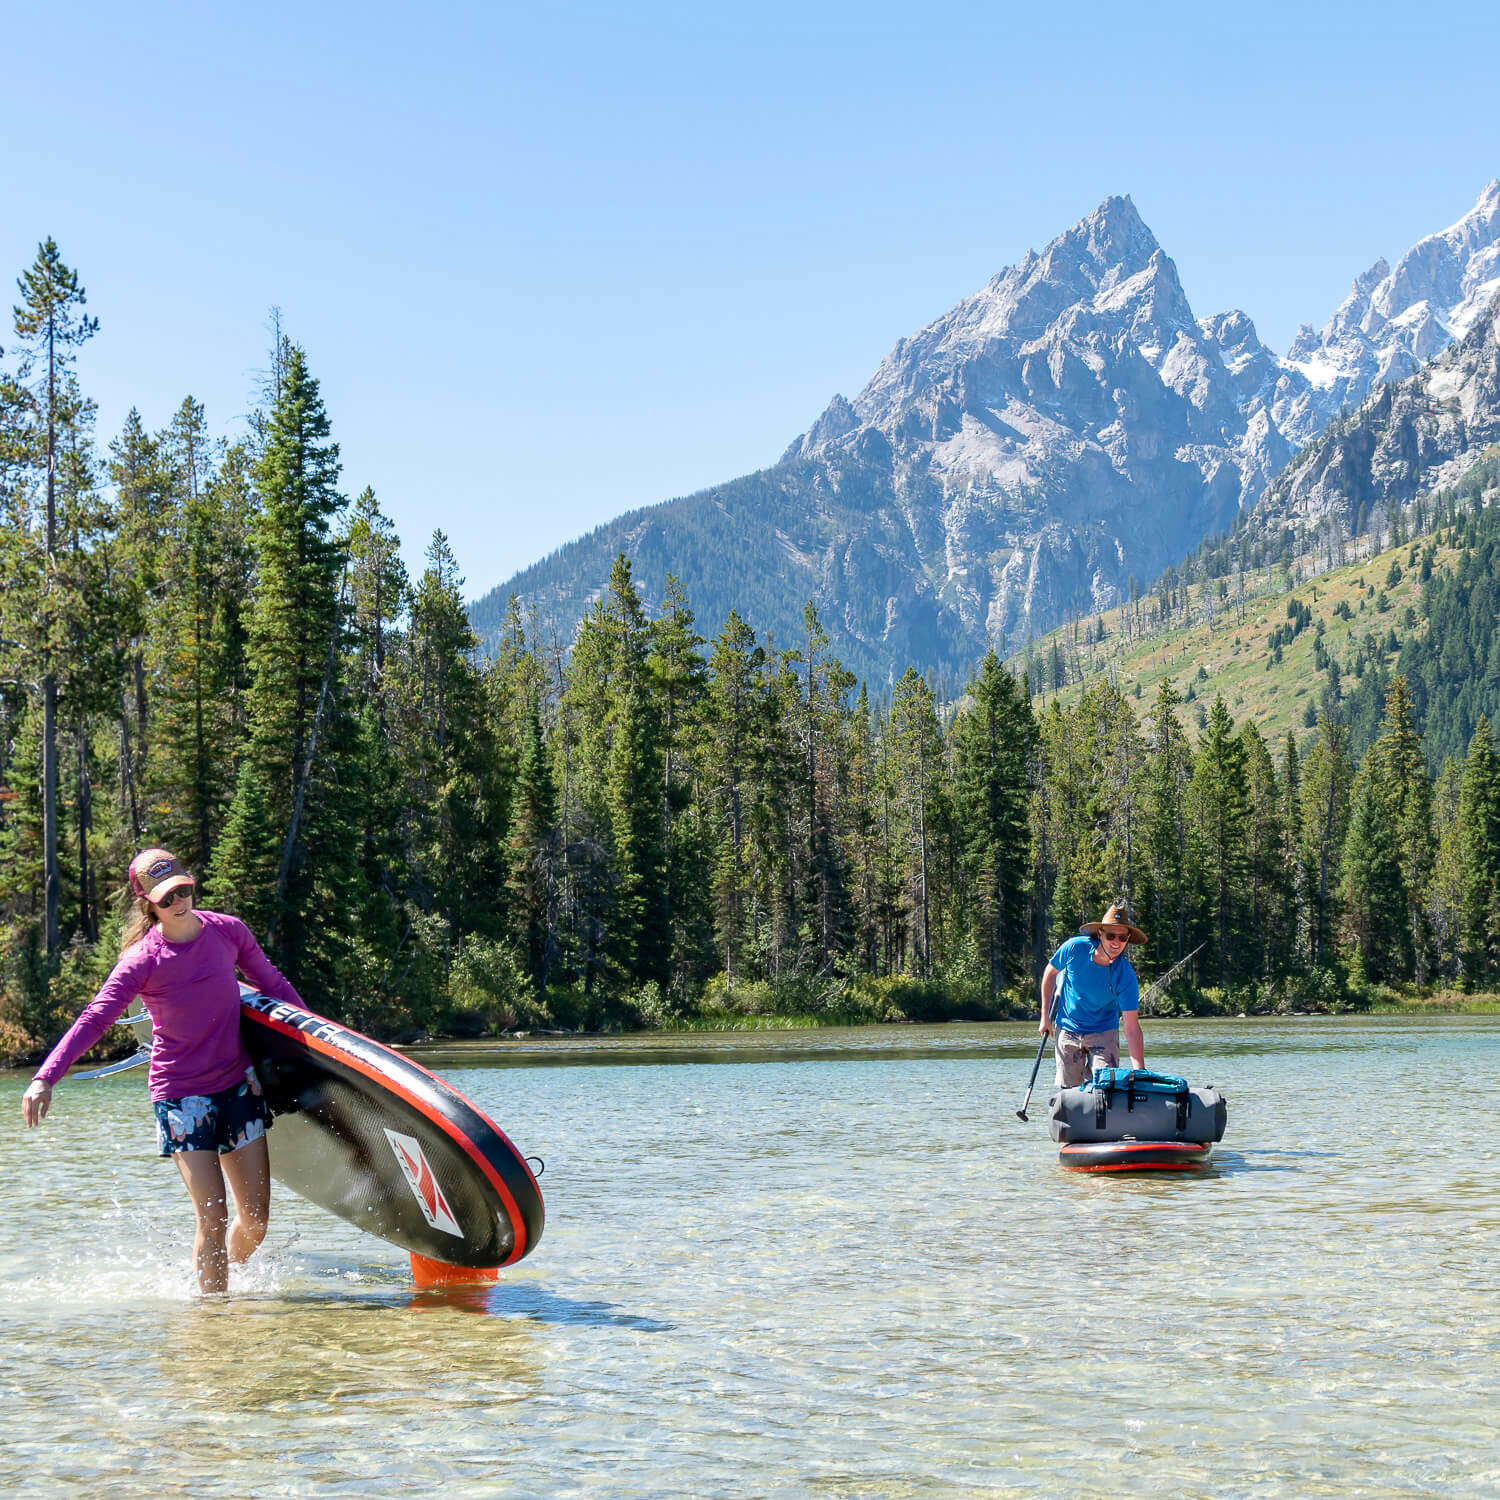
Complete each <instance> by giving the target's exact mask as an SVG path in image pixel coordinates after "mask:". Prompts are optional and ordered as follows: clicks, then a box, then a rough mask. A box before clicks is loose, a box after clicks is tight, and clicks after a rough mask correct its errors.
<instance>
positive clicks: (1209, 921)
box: [1187, 696, 1249, 985]
mask: <svg viewBox="0 0 1500 1500" xmlns="http://www.w3.org/2000/svg"><path fill="white" fill-rule="evenodd" d="M1187 800H1188V814H1189V817H1190V819H1191V820H1192V825H1193V827H1194V829H1195V831H1196V835H1197V841H1198V845H1199V848H1200V850H1201V851H1202V852H1201V858H1202V869H1203V895H1204V915H1205V919H1206V927H1207V935H1208V939H1209V942H1210V943H1211V944H1212V945H1213V949H1214V954H1215V959H1216V963H1217V968H1218V975H1219V983H1220V984H1221V985H1223V984H1226V983H1228V981H1229V980H1230V978H1231V977H1233V976H1235V975H1237V974H1241V973H1244V972H1245V971H1246V967H1247V966H1246V964H1245V963H1244V958H1243V948H1242V944H1243V940H1244V936H1245V927H1246V922H1247V913H1246V911H1245V902H1244V892H1245V885H1246V882H1245V873H1246V860H1247V848H1246V845H1247V832H1248V827H1247V825H1248V821H1249V819H1248V792H1247V788H1246V784H1245V757H1244V749H1243V747H1242V746H1241V744H1240V741H1239V739H1238V738H1237V737H1236V736H1235V733H1234V721H1233V720H1232V719H1231V718H1230V716H1229V710H1228V708H1226V707H1225V705H1224V699H1223V698H1222V697H1221V696H1216V697H1215V698H1214V706H1213V708H1212V709H1210V710H1209V714H1208V723H1207V726H1206V728H1205V730H1204V734H1203V737H1202V739H1201V740H1200V741H1199V742H1198V756H1197V761H1196V763H1195V765H1194V767H1193V780H1192V784H1191V786H1190V787H1189V788H1188V799H1187Z"/></svg>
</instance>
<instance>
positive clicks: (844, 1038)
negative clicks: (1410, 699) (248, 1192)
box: [0, 1018, 1500, 1497]
mask: <svg viewBox="0 0 1500 1500" xmlns="http://www.w3.org/2000/svg"><path fill="white" fill-rule="evenodd" d="M1148 1036H1149V1037H1150V1038H1151V1040H1152V1049H1153V1061H1159V1062H1162V1063H1166V1064H1169V1065H1170V1066H1171V1067H1172V1068H1173V1069H1174V1070H1175V1071H1181V1072H1186V1073H1188V1074H1189V1075H1190V1076H1192V1077H1193V1078H1194V1079H1195V1080H1200V1079H1201V1080H1203V1081H1207V1080H1208V1079H1210V1078H1212V1080H1213V1081H1214V1082H1216V1083H1218V1084H1219V1085H1220V1086H1222V1087H1223V1088H1225V1090H1226V1092H1227V1093H1228V1096H1229V1099H1230V1127H1229V1137H1228V1139H1227V1141H1226V1142H1225V1143H1224V1146H1223V1147H1222V1148H1221V1150H1220V1152H1219V1154H1218V1158H1217V1164H1216V1166H1215V1167H1214V1168H1213V1169H1212V1170H1211V1171H1209V1172H1207V1173H1205V1174H1202V1175H1201V1176H1200V1177H1197V1178H1190V1179H1182V1178H1167V1177H1162V1178H1157V1179H1139V1180H1130V1179H1123V1178H1118V1177H1103V1178H1092V1177H1080V1176H1073V1175H1070V1174H1066V1173H1063V1172H1061V1171H1060V1170H1059V1169H1058V1168H1057V1166H1056V1163H1055V1152H1054V1149H1053V1148H1052V1147H1051V1146H1050V1145H1049V1143H1048V1142H1047V1141H1046V1139H1045V1129H1044V1126H1043V1125H1042V1124H1041V1121H1040V1114H1041V1112H1040V1111H1037V1112H1035V1113H1034V1115H1033V1120H1032V1123H1031V1125H1029V1126H1022V1125H1021V1124H1020V1122H1018V1121H1016V1120H1015V1119H1014V1117H1013V1110H1014V1108H1015V1105H1016V1103H1018V1102H1019V1095H1020V1092H1021V1090H1022V1089H1023V1087H1024V1083H1025V1077H1026V1075H1027V1073H1028V1072H1029V1066H1030V1057H1031V1055H1032V1054H1033V1052H1034V1048H1035V1040H1034V1033H1032V1034H1029V1035H1028V1032H1027V1030H1026V1028H1023V1027H942V1028H899V1029H891V1030H887V1031H871V1032H856V1033H837V1034H826V1033H814V1034H802V1035H792V1036H787V1037H781V1036H777V1037H772V1038H768V1037H764V1036H760V1037H755V1038H752V1039H748V1040H747V1039H742V1038H728V1039H724V1038H713V1039H709V1040H708V1041H703V1040H702V1039H697V1038H694V1039H690V1041H688V1042H687V1043H684V1044H681V1045H678V1044H671V1045H666V1046H664V1045H662V1044H661V1042H660V1041H659V1040H657V1041H650V1042H629V1041H611V1042H604V1043H595V1042H587V1043H583V1044H576V1045H575V1044H570V1043H563V1044H550V1043H549V1044H542V1043H534V1044H527V1045H526V1047H525V1049H524V1050H523V1051H522V1052H520V1053H519V1054H518V1053H517V1052H516V1051H514V1050H512V1051H511V1052H509V1053H508V1054H507V1055H506V1057H505V1059H504V1065H503V1066H490V1065H487V1064H488V1059H487V1058H486V1055H485V1054H484V1052H483V1051H482V1050H481V1049H474V1048H470V1049H461V1050H459V1051H456V1052H452V1053H450V1054H445V1057H446V1058H447V1061H445V1062H444V1063H443V1066H444V1068H445V1070H446V1071H448V1072H449V1075H450V1076H452V1077H453V1078H454V1081H455V1082H456V1083H458V1085H459V1086H460V1087H461V1088H462V1089H463V1090H464V1091H465V1092H466V1093H467V1094H469V1095H470V1096H471V1097H473V1098H474V1099H476V1101H478V1102H479V1103H480V1104H481V1105H482V1106H483V1107H485V1108H486V1109H488V1110H489V1111H490V1112H491V1113H492V1114H493V1115H494V1116H495V1118H496V1119H497V1120H498V1121H499V1122H500V1123H501V1124H502V1125H503V1126H504V1127H505V1128H506V1129H507V1131H508V1132H509V1133H510V1134H511V1135H512V1137H513V1138H514V1139H515V1140H516V1142H517V1144H518V1145H520V1146H521V1148H522V1149H523V1150H526V1151H528V1152H534V1153H536V1154H539V1155H541V1156H543V1157H545V1158H546V1160H547V1163H548V1171H547V1176H546V1178H545V1179H544V1182H543V1186H544V1188H545V1190H546V1194H547V1205H548V1226H547V1231H546V1235H545V1237H544V1239H543V1241H542V1243H541V1245H540V1247H539V1249H538V1251H537V1253H536V1254H535V1255H534V1256H533V1257H532V1258H530V1259H528V1260H527V1261H525V1262H523V1263H522V1264H521V1265H520V1266H519V1267H516V1268H514V1269H513V1270H512V1271H510V1272H507V1273H505V1274H504V1275H503V1277H502V1280H501V1281H500V1283H499V1284H498V1285H496V1286H493V1287H488V1288H477V1289H465V1290H463V1291H454V1292H446V1293H419V1292H416V1291H414V1290H413V1289H412V1287H411V1285H410V1282H409V1278H408V1276H407V1273H406V1270H405V1265H404V1257H403V1256H402V1255H401V1254H400V1253H399V1252H397V1251H395V1250H393V1249H391V1248H390V1247H386V1246H382V1245H379V1244H377V1243H376V1242H374V1241H371V1240H368V1239H364V1238H361V1237H360V1236H358V1235H356V1234H355V1233H354V1232H353V1231H352V1230H349V1229H347V1227H346V1226H344V1225H342V1224H340V1223H339V1222H338V1221H336V1220H333V1219H330V1218H328V1217H327V1216H325V1215H322V1214H320V1213H318V1212H317V1211H316V1210H314V1209H312V1208H310V1207H309V1206H307V1205H305V1204H301V1203H299V1202H298V1201H297V1200H295V1199H292V1198H290V1197H289V1196H288V1195H286V1194H284V1193H282V1192H280V1191H279V1190H278V1192H277V1194H276V1199H275V1213H274V1221H273V1227H272V1233H271V1238H270V1240H269V1241H268V1246H267V1249H266V1251H264V1252H263V1253H262V1254H261V1255H260V1256H257V1257H256V1259H255V1260H254V1261H253V1262H252V1263H251V1265H250V1267H248V1268H246V1269H245V1270H243V1271H239V1272H237V1273H236V1275H235V1278H234V1284H233V1285H234V1295H232V1296H231V1297H229V1298H227V1299H224V1300H221V1301H215V1302H212V1303H208V1304H204V1303H201V1302H200V1301H199V1300H198V1299H197V1298H195V1297H194V1295H193V1292H192V1285H191V1276H190V1274H189V1270H188V1261H189V1257H190V1250H191V1234H190V1215H189V1211H188V1208H187V1204H186V1199H185V1197H184V1196H183V1194H182V1189H181V1187H180V1185H179V1183H178V1182H177V1179H176V1174H175V1173H174V1172H172V1170H171V1167H170V1165H169V1164H162V1163H158V1162H157V1161H156V1160H155V1159H154V1158H152V1157H151V1156H150V1154H149V1153H150V1149H151V1147H150V1120H149V1114H147V1112H146V1109H145V1102H144V1098H143V1096H142V1093H141V1090H140V1088H139V1085H138V1082H136V1083H132V1081H131V1080H130V1078H129V1076H128V1075H127V1076H126V1077H124V1078H121V1079H116V1080H110V1081H108V1082H106V1083H105V1084H100V1085H68V1086H67V1087H65V1088H64V1089H63V1090H60V1091H59V1094H58V1104H57V1106H56V1108H55V1111H54V1118H53V1120H51V1121H49V1123H48V1125H47V1127H46V1128H45V1129H44V1130H42V1131H40V1132H34V1133H30V1134H29V1135H23V1134H21V1133H19V1132H14V1131H9V1132H0V1172H3V1174H4V1180H5V1182H6V1183H7V1185H8V1188H9V1191H8V1192H7V1195H6V1213H5V1215H3V1216H0V1332H3V1334H4V1339H3V1342H0V1396H3V1397H4V1400H5V1407H6V1412H7V1440H6V1443H5V1444H4V1446H3V1447H0V1487H3V1488H5V1489H7V1490H14V1489H18V1488H20V1487H21V1486H22V1485H23V1484H24V1486H25V1488H26V1489H27V1490H28V1491H29V1492H30V1493H32V1494H46V1493H57V1494H78V1493H95V1492H100V1491H103V1490H104V1489H105V1488H108V1489H109V1491H110V1492H111V1493H113V1494H117V1495H126V1494H142V1495H145V1494H152V1495H171V1494H193V1495H245V1494H256V1495H298V1494H308V1495H310V1494H317V1495H324V1494H345V1493H347V1494H351V1495H353V1494H358V1495H397V1494H408V1493H428V1492H431V1491H435V1490H437V1489H439V1488H442V1489H446V1490H451V1491H453V1492H455V1493H460V1494H464V1495H537V1494H546V1495H549V1496H550V1495H559V1496H561V1495H596V1494H610V1495H641V1496H665V1495H677V1494H682V1495H688V1494H693V1495H726V1496H728V1495H735V1496H739V1495H748V1494H754V1495H767V1496H770V1495H830V1496H836V1495H837V1496H842V1495H860V1496H892V1497H896V1496H901V1497H904V1496H937V1495H976V1496H989V1495H995V1496H1029V1495H1040V1494H1052V1493H1063V1494H1078V1493H1088V1492H1093V1491H1100V1492H1104V1491H1112V1490H1117V1489H1121V1488H1126V1487H1129V1488H1134V1489H1140V1490H1144V1491H1149V1492H1153V1493H1158V1492H1168V1493H1193V1494H1214V1495H1252V1494H1253V1495H1256V1496H1262V1495H1269V1496H1274V1495H1289V1496H1304V1495H1320V1494H1328V1495H1333V1494H1349V1493H1354V1492H1357V1491H1360V1490H1363V1491H1364V1492H1366V1493H1372V1494H1429V1493H1437V1492H1445V1493H1447V1492H1452V1493H1469V1492H1476V1493H1477V1492H1484V1491H1485V1490H1487V1489H1489V1490H1493V1489H1495V1488H1496V1487H1497V1485H1500V1434H1497V1430H1496V1419H1495V1416H1494V1413H1495V1411H1496V1410H1497V1405H1496V1399H1495V1398H1496V1395H1497V1391H1496V1376H1495V1365H1496V1360H1495V1358H1494V1351H1495V1349H1496V1348H1497V1347H1500V1315H1497V1313H1496V1311H1495V1306H1496V1302H1495V1298H1494V1296H1493V1292H1492V1285H1491V1283H1492V1269H1491V1268H1492V1266H1493V1264H1494V1263H1495V1258H1496V1252H1497V1250H1500V1200H1497V1194H1496V1189H1495V1186H1494V1183H1495V1178H1494V1174H1493V1166H1494V1162H1495V1157H1496V1154H1497V1147H1496V1146H1495V1145H1494V1143H1493V1141H1492V1139H1491V1138H1490V1136H1489V1135H1486V1136H1485V1138H1484V1139H1480V1140H1474V1139H1471V1138H1469V1131H1470V1130H1471V1126H1470V1123H1469V1117H1468V1115H1466V1114H1465V1113H1463V1112H1459V1111H1455V1110H1453V1109H1451V1108H1450V1107H1449V1103H1448V1098H1449V1092H1450V1090H1451V1088H1452V1087H1453V1086H1454V1084H1455V1081H1456V1080H1459V1079H1463V1078H1469V1077H1473V1076H1476V1075H1477V1076H1488V1072H1489V1068H1488V1067H1487V1066H1486V1065H1487V1064H1492V1063H1494V1062H1495V1061H1496V1060H1497V1059H1500V1021H1496V1020H1495V1019H1493V1018H1480V1019H1474V1020H1444V1019H1437V1020H1434V1021H1432V1022H1427V1023H1422V1024H1412V1023H1406V1022H1402V1023H1398V1024H1391V1023H1388V1022H1386V1021H1384V1020H1363V1021H1354V1022H1349V1021H1337V1022H1329V1021H1316V1022H1313V1021H1309V1022H1307V1023H1297V1022H1288V1021H1277V1022H1268V1023H1257V1022H1241V1023H1217V1024H1205V1023H1172V1024H1170V1025H1168V1024H1164V1023H1157V1024H1155V1025H1153V1026H1152V1027H1151V1028H1150V1030H1149V1032H1148ZM21 1082H22V1080H20V1079H17V1078H14V1077H8V1078H6V1079H4V1080H3V1081H0V1110H5V1111H12V1113H8V1114H5V1115H4V1118H12V1119H13V1118H14V1114H13V1111H14V1109H15V1105H16V1098H17V1096H18V1095H19V1092H20V1086H21ZM23 1188H24V1191H22V1189H23Z"/></svg>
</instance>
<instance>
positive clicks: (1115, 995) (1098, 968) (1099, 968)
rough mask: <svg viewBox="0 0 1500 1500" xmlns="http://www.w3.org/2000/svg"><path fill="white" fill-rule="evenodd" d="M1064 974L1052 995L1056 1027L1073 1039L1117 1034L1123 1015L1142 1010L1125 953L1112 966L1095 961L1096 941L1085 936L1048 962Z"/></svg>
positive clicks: (1136, 984)
mask: <svg viewBox="0 0 1500 1500" xmlns="http://www.w3.org/2000/svg"><path fill="white" fill-rule="evenodd" d="M1048 962H1049V963H1050V964H1051V965H1052V967H1053V968H1054V969H1058V970H1060V971H1061V973H1062V978H1061V979H1060V980H1059V981H1058V985H1057V988H1056V989H1055V990H1054V991H1053V993H1052V1005H1053V1013H1054V1015H1055V1018H1056V1019H1055V1020H1054V1022H1053V1025H1054V1026H1057V1027H1060V1028H1061V1029H1062V1030H1063V1031H1071V1032H1072V1033H1073V1035H1074V1036H1089V1035H1091V1034H1092V1033H1093V1032H1096V1031H1114V1030H1116V1029H1117V1028H1118V1027H1119V1024H1120V1012H1121V1011H1123V1010H1139V1009H1140V1004H1141V987H1140V985H1139V984H1138V983H1137V982H1136V977H1135V970H1134V969H1133V968H1132V967H1131V966H1130V960H1129V959H1128V958H1126V957H1125V953H1124V952H1122V953H1121V954H1120V956H1119V957H1118V958H1117V959H1116V960H1115V961H1114V962H1113V963H1111V964H1096V963H1095V962H1094V939H1093V938H1091V937H1089V936H1088V935H1087V934H1086V933H1080V934H1079V935H1078V936H1077V937H1075V938H1069V939H1068V940H1067V942H1065V943H1064V944H1063V945H1062V947H1060V948H1059V949H1058V950H1057V952H1056V953H1054V954H1053V955H1052V957H1051V958H1050V959H1049V960H1048Z"/></svg>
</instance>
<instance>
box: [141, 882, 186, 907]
mask: <svg viewBox="0 0 1500 1500" xmlns="http://www.w3.org/2000/svg"><path fill="white" fill-rule="evenodd" d="M179 896H183V897H186V898H187V899H188V900H189V901H191V900H192V899H193V888H192V886H190V885H174V886H173V887H172V889H171V890H170V891H168V892H167V894H166V895H165V896H163V897H162V898H161V899H160V900H159V901H153V902H152V903H151V904H152V905H153V906H157V907H168V906H175V905H176V904H177V898H178V897H179Z"/></svg>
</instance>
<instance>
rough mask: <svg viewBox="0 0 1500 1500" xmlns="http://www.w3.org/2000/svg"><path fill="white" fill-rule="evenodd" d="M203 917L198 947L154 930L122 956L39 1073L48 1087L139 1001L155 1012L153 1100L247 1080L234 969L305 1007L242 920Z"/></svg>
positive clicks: (200, 915)
mask: <svg viewBox="0 0 1500 1500" xmlns="http://www.w3.org/2000/svg"><path fill="white" fill-rule="evenodd" d="M197 917H198V920H199V922H201V923H202V924H203V925H202V929H201V930H200V931H199V933H198V936H197V937H195V938H194V939H193V940H192V941H191V942H187V943H169V942H168V941H167V940H166V939H165V938H164V937H163V936H162V933H161V928H160V927H153V928H152V929H151V930H150V932H148V933H147V934H146V935H145V937H143V938H142V939H141V940H140V942H138V943H136V944H134V945H133V946H131V947H130V948H127V949H126V950H125V952H124V953H122V954H121V955H120V961H119V963H117V964H116V965H115V966H114V968H113V969H111V970H110V974H109V978H108V979H106V980H105V981H104V983H103V984H102V985H101V986H100V987H99V993H98V994H97V995H95V996H94V998H93V999H92V1000H91V1001H90V1002H89V1004H88V1007H87V1008H86V1009H85V1010H84V1012H83V1014H82V1015H81V1016H79V1018H78V1019H77V1020H76V1021H75V1022H74V1023H73V1025H72V1027H71V1028H70V1029H69V1031H68V1033H67V1035H66V1036H64V1037H63V1039H62V1040H61V1041H60V1042H59V1043H58V1044H57V1045H56V1046H55V1047H54V1048H53V1049H52V1051H51V1053H50V1054H49V1055H48V1057H47V1060H46V1062H44V1063H43V1064H42V1065H41V1067H40V1068H38V1069H37V1073H36V1076H37V1077H38V1078H39V1079H41V1080H42V1082H43V1083H56V1082H57V1080H58V1079H59V1078H61V1077H62V1076H63V1074H64V1073H66V1072H67V1071H68V1069H69V1068H70V1067H72V1066H73V1064H74V1063H75V1062H77V1061H78V1059H79V1058H80V1057H82V1056H83V1054H84V1053H85V1052H87V1051H88V1050H89V1048H90V1047H92V1046H93V1045H94V1043H95V1042H97V1041H98V1040H99V1038H100V1037H101V1036H103V1035H104V1033H105V1031H106V1030H108V1028H109V1027H110V1026H112V1025H113V1024H114V1023H115V1022H116V1021H117V1020H118V1019H119V1018H120V1017H121V1016H123V1015H124V1014H125V1008H126V1007H127V1006H128V1005H129V1004H130V1002H131V1001H132V1000H133V999H134V998H135V997H136V996H137V995H139V996H140V997H141V1003H142V1004H143V1005H144V1006H145V1007H146V1009H147V1010H148V1011H150V1012H151V1025H152V1028H153V1030H154V1041H153V1045H152V1049H151V1072H150V1074H149V1076H148V1079H147V1085H148V1087H149V1089H150V1092H151V1097H152V1099H180V1098H182V1097H183V1096H184V1095H185V1094H216V1093H218V1092H219V1090H220V1089H227V1088H229V1087H230V1085H231V1084H235V1083H238V1082H239V1081H240V1080H241V1079H242V1078H244V1076H245V1069H246V1068H248V1067H249V1066H250V1054H249V1053H248V1052H246V1051H245V1046H244V1043H243V1042H241V1041H240V987H239V982H238V981H237V980H236V978H235V970H236V969H238V970H239V971H240V973H242V974H243V975H244V976H245V978H246V979H248V980H249V981H250V983H251V984H253V985H254V986H255V987H256V989H258V990H260V991H261V992H262V993H263V994H266V995H270V996H271V997H272V998H273V999H276V1000H285V1001H286V1002H287V1003H288V1004H289V1005H296V1006H298V1007H301V1006H302V1001H301V998H300V997H299V996H298V994H297V992H296V990H294V989H293V988H292V986H291V984H290V983H289V982H288V981H287V980H286V979H284V978H283V977H282V975H281V974H280V972H279V971H278V970H277V968H276V966H275V965H274V964H273V963H272V962H271V961H270V959H268V958H267V957H266V955H265V954H264V953H262V952H261V950H260V944H259V943H257V942H256V941H255V938H254V937H253V936H252V934H251V932H250V929H249V928H248V927H246V926H245V924H244V923H243V922H242V921H240V919H239V918H238V917H228V916H224V915H223V914H222V913H220V912H216V911H200V912H198V913H197Z"/></svg>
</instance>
